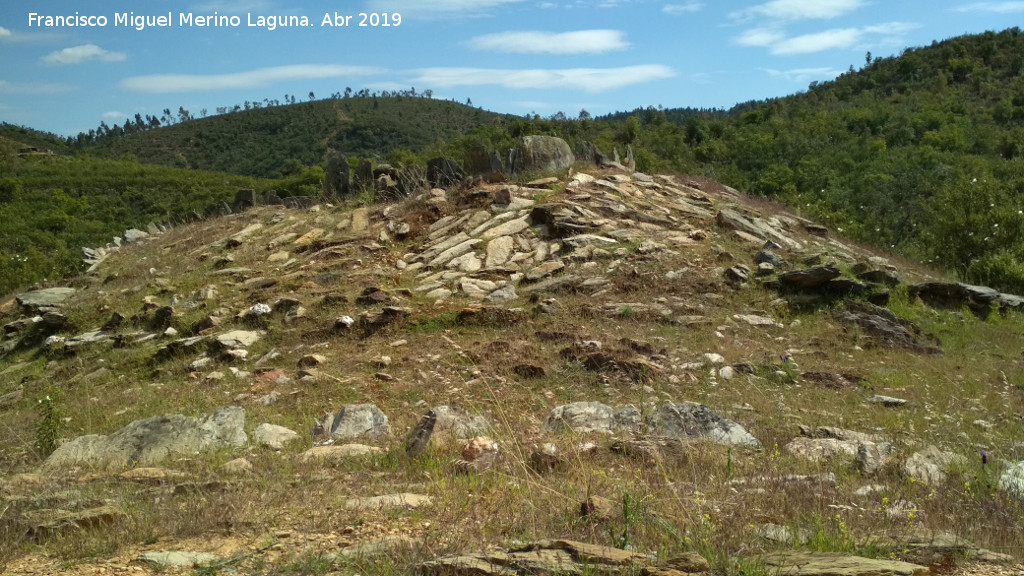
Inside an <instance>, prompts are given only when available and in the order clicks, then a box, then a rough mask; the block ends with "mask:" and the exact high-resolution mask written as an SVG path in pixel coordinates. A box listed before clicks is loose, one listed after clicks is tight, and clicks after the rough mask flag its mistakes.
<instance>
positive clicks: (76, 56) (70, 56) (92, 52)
mask: <svg viewBox="0 0 1024 576" xmlns="http://www.w3.org/2000/svg"><path fill="white" fill-rule="evenodd" d="M127 59H128V55H127V54H125V53H123V52H110V51H107V50H104V49H103V48H100V47H99V46H97V45H95V44H82V45H81V46H72V47H71V48H65V49H63V50H58V51H56V52H51V53H49V54H47V55H46V56H43V62H45V63H47V64H51V65H54V66H66V65H69V64H81V63H82V62H86V61H89V60H99V61H101V62H124V61H125V60H127Z"/></svg>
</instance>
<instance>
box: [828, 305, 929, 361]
mask: <svg viewBox="0 0 1024 576" xmlns="http://www.w3.org/2000/svg"><path fill="white" fill-rule="evenodd" d="M832 318H833V319H834V320H836V321H838V322H840V323H842V324H850V325H854V326H857V327H858V328H860V329H861V330H863V331H864V332H865V333H866V334H867V335H868V336H870V337H871V338H872V339H874V340H876V341H880V342H881V343H882V344H885V345H886V346H889V347H892V348H904V349H907V350H911V351H914V352H919V353H923V354H931V355H941V354H942V350H939V349H938V348H936V347H934V346H930V345H928V344H924V343H922V342H920V341H919V340H918V338H917V335H918V334H920V333H921V329H920V328H918V327H917V326H916V325H914V324H913V323H911V322H909V321H907V320H904V319H902V318H900V317H899V316H897V315H896V314H894V313H893V312H892V311H891V310H889V309H887V308H882V307H881V306H876V305H874V304H871V303H868V302H854V301H847V302H844V303H843V305H842V306H840V307H836V308H835V309H833V310H832Z"/></svg>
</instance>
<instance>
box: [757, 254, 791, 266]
mask: <svg viewBox="0 0 1024 576" xmlns="http://www.w3.org/2000/svg"><path fill="white" fill-rule="evenodd" d="M754 262H755V263H757V264H771V265H772V266H773V267H775V268H784V267H785V266H786V261H785V260H783V259H782V256H779V255H778V254H776V253H775V252H772V251H771V250H760V251H758V253H757V254H754Z"/></svg>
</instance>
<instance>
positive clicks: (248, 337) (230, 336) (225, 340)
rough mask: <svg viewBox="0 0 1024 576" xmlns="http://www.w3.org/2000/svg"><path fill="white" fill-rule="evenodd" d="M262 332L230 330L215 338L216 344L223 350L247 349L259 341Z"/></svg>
mask: <svg viewBox="0 0 1024 576" xmlns="http://www.w3.org/2000/svg"><path fill="white" fill-rule="evenodd" d="M260 336H262V332H259V331H257V330H232V331H230V332H225V333H223V334H219V335H218V336H217V342H218V343H220V345H221V346H223V347H224V348H228V349H230V348H248V347H249V346H252V345H253V344H255V343H256V342H258V341H259V339H260Z"/></svg>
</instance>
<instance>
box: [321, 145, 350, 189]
mask: <svg viewBox="0 0 1024 576" xmlns="http://www.w3.org/2000/svg"><path fill="white" fill-rule="evenodd" d="M324 192H326V193H327V195H328V196H335V197H338V198H343V197H345V196H348V193H349V169H348V160H347V159H346V158H345V157H344V156H342V155H341V154H339V153H337V152H332V153H331V155H330V157H329V158H328V159H327V174H326V177H325V178H324Z"/></svg>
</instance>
